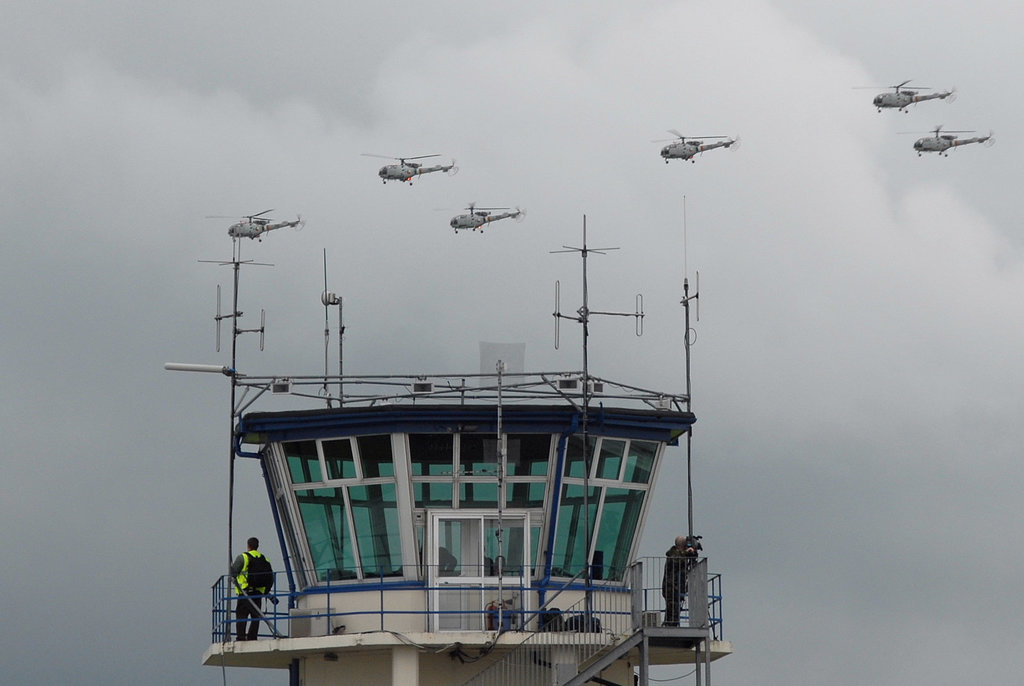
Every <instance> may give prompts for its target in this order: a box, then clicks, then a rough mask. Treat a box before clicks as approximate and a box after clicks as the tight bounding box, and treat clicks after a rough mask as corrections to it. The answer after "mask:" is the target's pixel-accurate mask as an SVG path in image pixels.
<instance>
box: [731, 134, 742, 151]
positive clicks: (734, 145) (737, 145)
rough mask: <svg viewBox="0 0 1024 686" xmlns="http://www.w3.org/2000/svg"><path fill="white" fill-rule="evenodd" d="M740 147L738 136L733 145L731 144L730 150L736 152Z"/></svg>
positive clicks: (733, 140)
mask: <svg viewBox="0 0 1024 686" xmlns="http://www.w3.org/2000/svg"><path fill="white" fill-rule="evenodd" d="M739 147H740V137H739V136H736V137H735V138H733V139H732V143H730V144H729V149H730V150H736V149H737V148H739Z"/></svg>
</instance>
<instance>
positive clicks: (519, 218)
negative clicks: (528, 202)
mask: <svg viewBox="0 0 1024 686" xmlns="http://www.w3.org/2000/svg"><path fill="white" fill-rule="evenodd" d="M516 212H518V214H517V215H516V222H521V221H523V220H524V219H526V210H523V209H520V208H518V207H517V208H516Z"/></svg>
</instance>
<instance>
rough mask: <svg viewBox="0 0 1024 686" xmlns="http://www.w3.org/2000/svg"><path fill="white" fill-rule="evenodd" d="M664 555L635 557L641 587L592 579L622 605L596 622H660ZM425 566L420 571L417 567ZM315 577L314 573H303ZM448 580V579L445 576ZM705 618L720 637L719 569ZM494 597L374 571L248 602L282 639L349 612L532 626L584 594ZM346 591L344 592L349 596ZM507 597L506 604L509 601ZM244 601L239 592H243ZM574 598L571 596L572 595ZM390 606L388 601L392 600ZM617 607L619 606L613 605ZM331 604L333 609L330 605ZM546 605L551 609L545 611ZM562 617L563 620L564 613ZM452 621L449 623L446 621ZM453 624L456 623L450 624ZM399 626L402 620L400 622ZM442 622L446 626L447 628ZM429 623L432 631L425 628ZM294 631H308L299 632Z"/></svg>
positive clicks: (229, 606)
mask: <svg viewBox="0 0 1024 686" xmlns="http://www.w3.org/2000/svg"><path fill="white" fill-rule="evenodd" d="M664 562H665V561H664V558H654V557H646V558H641V559H640V560H638V561H637V563H635V564H636V566H638V567H639V568H640V570H641V572H640V574H639V577H638V578H640V588H639V589H634V588H632V587H631V583H635V582H633V581H631V579H632V578H637V577H632V576H631V575H627V578H626V580H625V581H623V582H594V583H593V585H592V589H593V590H594V591H596V592H599V593H604V594H607V593H612V594H615V595H618V594H622V595H623V597H624V600H623V602H622V603H619V602H616V603H614V605H615V609H612V608H611V606H609V607H607V608H605V609H603V610H601V611H600V612H601V613H602V614H601V616H600V621H601V622H602V623H603V624H604V625H606V626H609V627H610V626H616V625H617V624H628V623H629V622H630V621H631V619H630V618H631V617H636V616H640V615H643V616H644V619H643V621H644V622H648V623H650V622H657V623H660V619H661V612H662V611H663V609H664V607H665V599H664V598H663V597H662V575H663V570H664ZM424 572H425V570H424ZM286 576H287V575H286V574H285V573H284V572H279V573H277V574H275V577H276V583H275V586H274V588H288V579H287V578H286ZM309 576H310V578H315V577H316V574H315V573H314V574H311V575H309ZM448 581H449V582H450V581H451V580H450V579H449V580H448ZM707 584H708V586H707V588H708V598H707V602H708V624H709V628H710V630H711V633H712V637H713V638H715V639H721V638H722V578H721V575H719V574H708V577H707ZM500 590H501V597H500V598H499V597H498V592H499V588H498V585H497V584H495V583H480V582H476V581H470V580H468V579H467V581H466V583H465V584H453V583H445V584H444V585H436V586H430V585H428V584H427V582H426V581H422V580H418V579H402V578H395V577H380V578H379V579H373V580H369V579H363V580H360V581H357V582H349V581H339V582H327V583H321V584H318V585H316V586H311V587H309V588H306V589H305V590H302V591H295V592H292V591H283V592H280V593H278V592H276V591H272V592H271V593H270V594H268V595H266V596H248V598H251V599H252V600H257V601H259V605H260V609H261V611H262V615H263V621H262V622H261V623H260V627H259V637H260V638H271V637H278V638H284V637H289V636H292V635H293V634H294V635H299V633H300V632H297V631H295V630H294V627H295V626H297V624H296V622H303V623H304V626H305V627H306V628H307V629H308V627H309V626H310V624H311V623H312V622H319V623H320V624H318V626H319V627H320V634H321V635H326V634H330V633H340V631H341V630H344V629H341V630H339V627H344V625H346V624H351V623H352V622H353V621H358V620H357V619H356V618H371V622H369V623H367V622H365V620H364V621H363V622H361V624H362V625H363V626H367V625H368V624H372V626H373V627H374V629H377V630H380V631H389V630H392V631H393V630H400V631H408V630H409V629H408V622H407V621H404V620H407V618H408V617H409V616H419V617H422V621H421V622H417V624H418V625H419V626H421V627H422V628H420V629H419V630H421V631H427V630H428V629H430V630H440V631H446V630H470V631H499V630H500V631H508V630H513V631H538V630H540V629H541V628H542V625H543V624H544V623H545V622H548V621H551V619H552V617H551V614H552V612H555V610H554V604H555V603H554V602H552V599H553V598H554V597H555V596H557V594H558V593H564V592H569V591H576V592H583V591H585V590H586V584H585V583H584V582H583V580H582V579H580V578H579V577H577V578H574V579H569V580H563V581H561V582H559V583H555V584H547V585H544V586H541V585H540V584H537V583H536V582H534V583H532V584H530V585H520V584H518V583H513V584H509V583H503V584H502V587H501V589H500ZM368 591H374V592H376V601H375V602H372V601H371V602H369V603H368V602H367V601H368V596H367V595H366V594H367V592H368ZM396 591H418V592H422V593H423V594H424V595H425V599H424V603H423V608H425V609H420V608H413V609H401V608H394V607H390V608H389V607H388V603H387V602H386V600H387V597H388V594H389V593H393V592H396ZM352 593H361V594H364V595H362V596H361V598H360V605H361V607H360V608H358V609H341V608H344V607H346V606H348V607H350V608H351V604H348V603H342V602H339V599H340V598H341V597H344V596H346V595H350V594H352ZM441 593H444V594H455V593H464V594H473V595H474V597H478V598H480V599H481V601H482V602H480V604H479V607H473V608H471V609H465V608H464V606H462V607H460V608H459V609H442V608H440V607H433V606H432V602H431V598H436V597H437V594H441ZM211 594H212V616H211V622H212V623H211V634H212V640H213V642H214V643H220V642H225V641H230V640H232V638H233V637H234V636H235V635H236V634H237V629H238V620H237V619H236V614H235V611H236V607H237V605H238V602H239V594H238V592H237V586H236V585H235V584H234V582H233V580H232V578H231V577H230V576H229V575H224V576H222V577H220V578H219V579H218V580H217V581H216V583H214V584H213V586H212V588H211ZM311 597H313V598H316V600H317V603H315V604H317V605H319V604H321V603H322V605H323V606H324V607H317V608H314V609H309V610H301V609H298V608H299V606H300V605H309V604H310V603H309V602H305V603H301V602H300V601H301V600H303V599H307V601H308V599H309V598H311ZM350 597H351V596H350ZM540 597H547V598H548V601H547V602H546V603H545V605H546V606H547V607H546V608H538V607H537V599H538V598H540ZM510 599H512V600H511V602H510ZM523 599H530V600H532V601H533V602H527V603H525V604H524V602H523ZM242 600H243V602H247V601H248V600H247V598H246V597H244V596H243V597H242ZM687 600H688V599H687V598H686V597H685V595H684V596H683V597H682V598H681V602H680V621H681V623H683V624H684V625H685V624H686V623H687V622H688V621H689V606H688V603H687ZM574 602H575V601H574ZM392 605H394V603H392ZM620 605H621V606H622V607H619V606H620ZM336 606H337V607H336ZM547 608H551V610H548V609H547ZM453 618H458V620H459V621H458V622H451V623H449V622H447V621H446V620H448V619H453ZM565 619H568V617H566V618H565ZM449 624H451V625H449ZM455 624H457V625H458V626H452V625H455ZM399 625H401V626H399ZM446 625H449V626H446ZM431 627H433V629H431ZM301 635H310V634H308V633H304V634H301Z"/></svg>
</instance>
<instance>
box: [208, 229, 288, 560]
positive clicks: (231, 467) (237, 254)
mask: <svg viewBox="0 0 1024 686" xmlns="http://www.w3.org/2000/svg"><path fill="white" fill-rule="evenodd" d="M231 242H232V246H231V261H230V262H225V261H221V260H199V261H200V262H208V263H213V264H218V265H221V266H227V265H231V268H232V271H233V272H234V274H233V277H234V279H233V281H234V287H233V289H232V294H231V314H221V309H220V286H219V285H218V286H217V315H216V316H215V317H214V320H215V321H216V322H217V351H218V352H220V323H221V320H223V319H230V320H231V369H232V370H236V369H238V336H239V335H240V334H243V333H257V332H258V333H259V335H260V350H261V351H262V350H263V333H264V330H265V327H266V313H265V312H264V311H262V310H261V311H260V328H258V329H240V328H239V327H238V320H239V319H240V318H241V317H242V312H241V311H240V310H239V309H238V280H239V273H240V272H241V268H242V265H243V264H244V265H247V266H260V267H273V266H274V265H272V264H268V263H265V262H253V261H252V260H243V259H242V257H241V254H242V247H241V242H242V241H241V239H239V238H232V239H231ZM229 376H230V377H231V414H230V415H229V418H230V421H229V424H230V426H229V427H228V564H231V561H232V555H231V545H232V538H233V537H234V504H235V444H234V439H235V396H236V395H237V390H238V378H237V376H236V374H235V373H234V371H232V373H231V374H230V375H229Z"/></svg>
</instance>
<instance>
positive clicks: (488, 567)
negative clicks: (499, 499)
mask: <svg viewBox="0 0 1024 686" xmlns="http://www.w3.org/2000/svg"><path fill="white" fill-rule="evenodd" d="M523 527H524V522H523V521H522V520H521V519H520V520H508V519H506V520H504V521H503V522H502V526H501V527H499V526H498V520H497V519H486V520H484V572H483V573H484V575H485V576H497V575H498V555H499V554H501V555H504V557H505V565H504V576H519V575H520V574H522V573H523V553H524V552H525V551H526V549H525V545H524V544H525V542H526V537H525V530H524V528H523ZM499 530H500V532H501V538H500V540H501V548H500V552H499V547H498V541H499V537H498V533H499Z"/></svg>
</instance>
